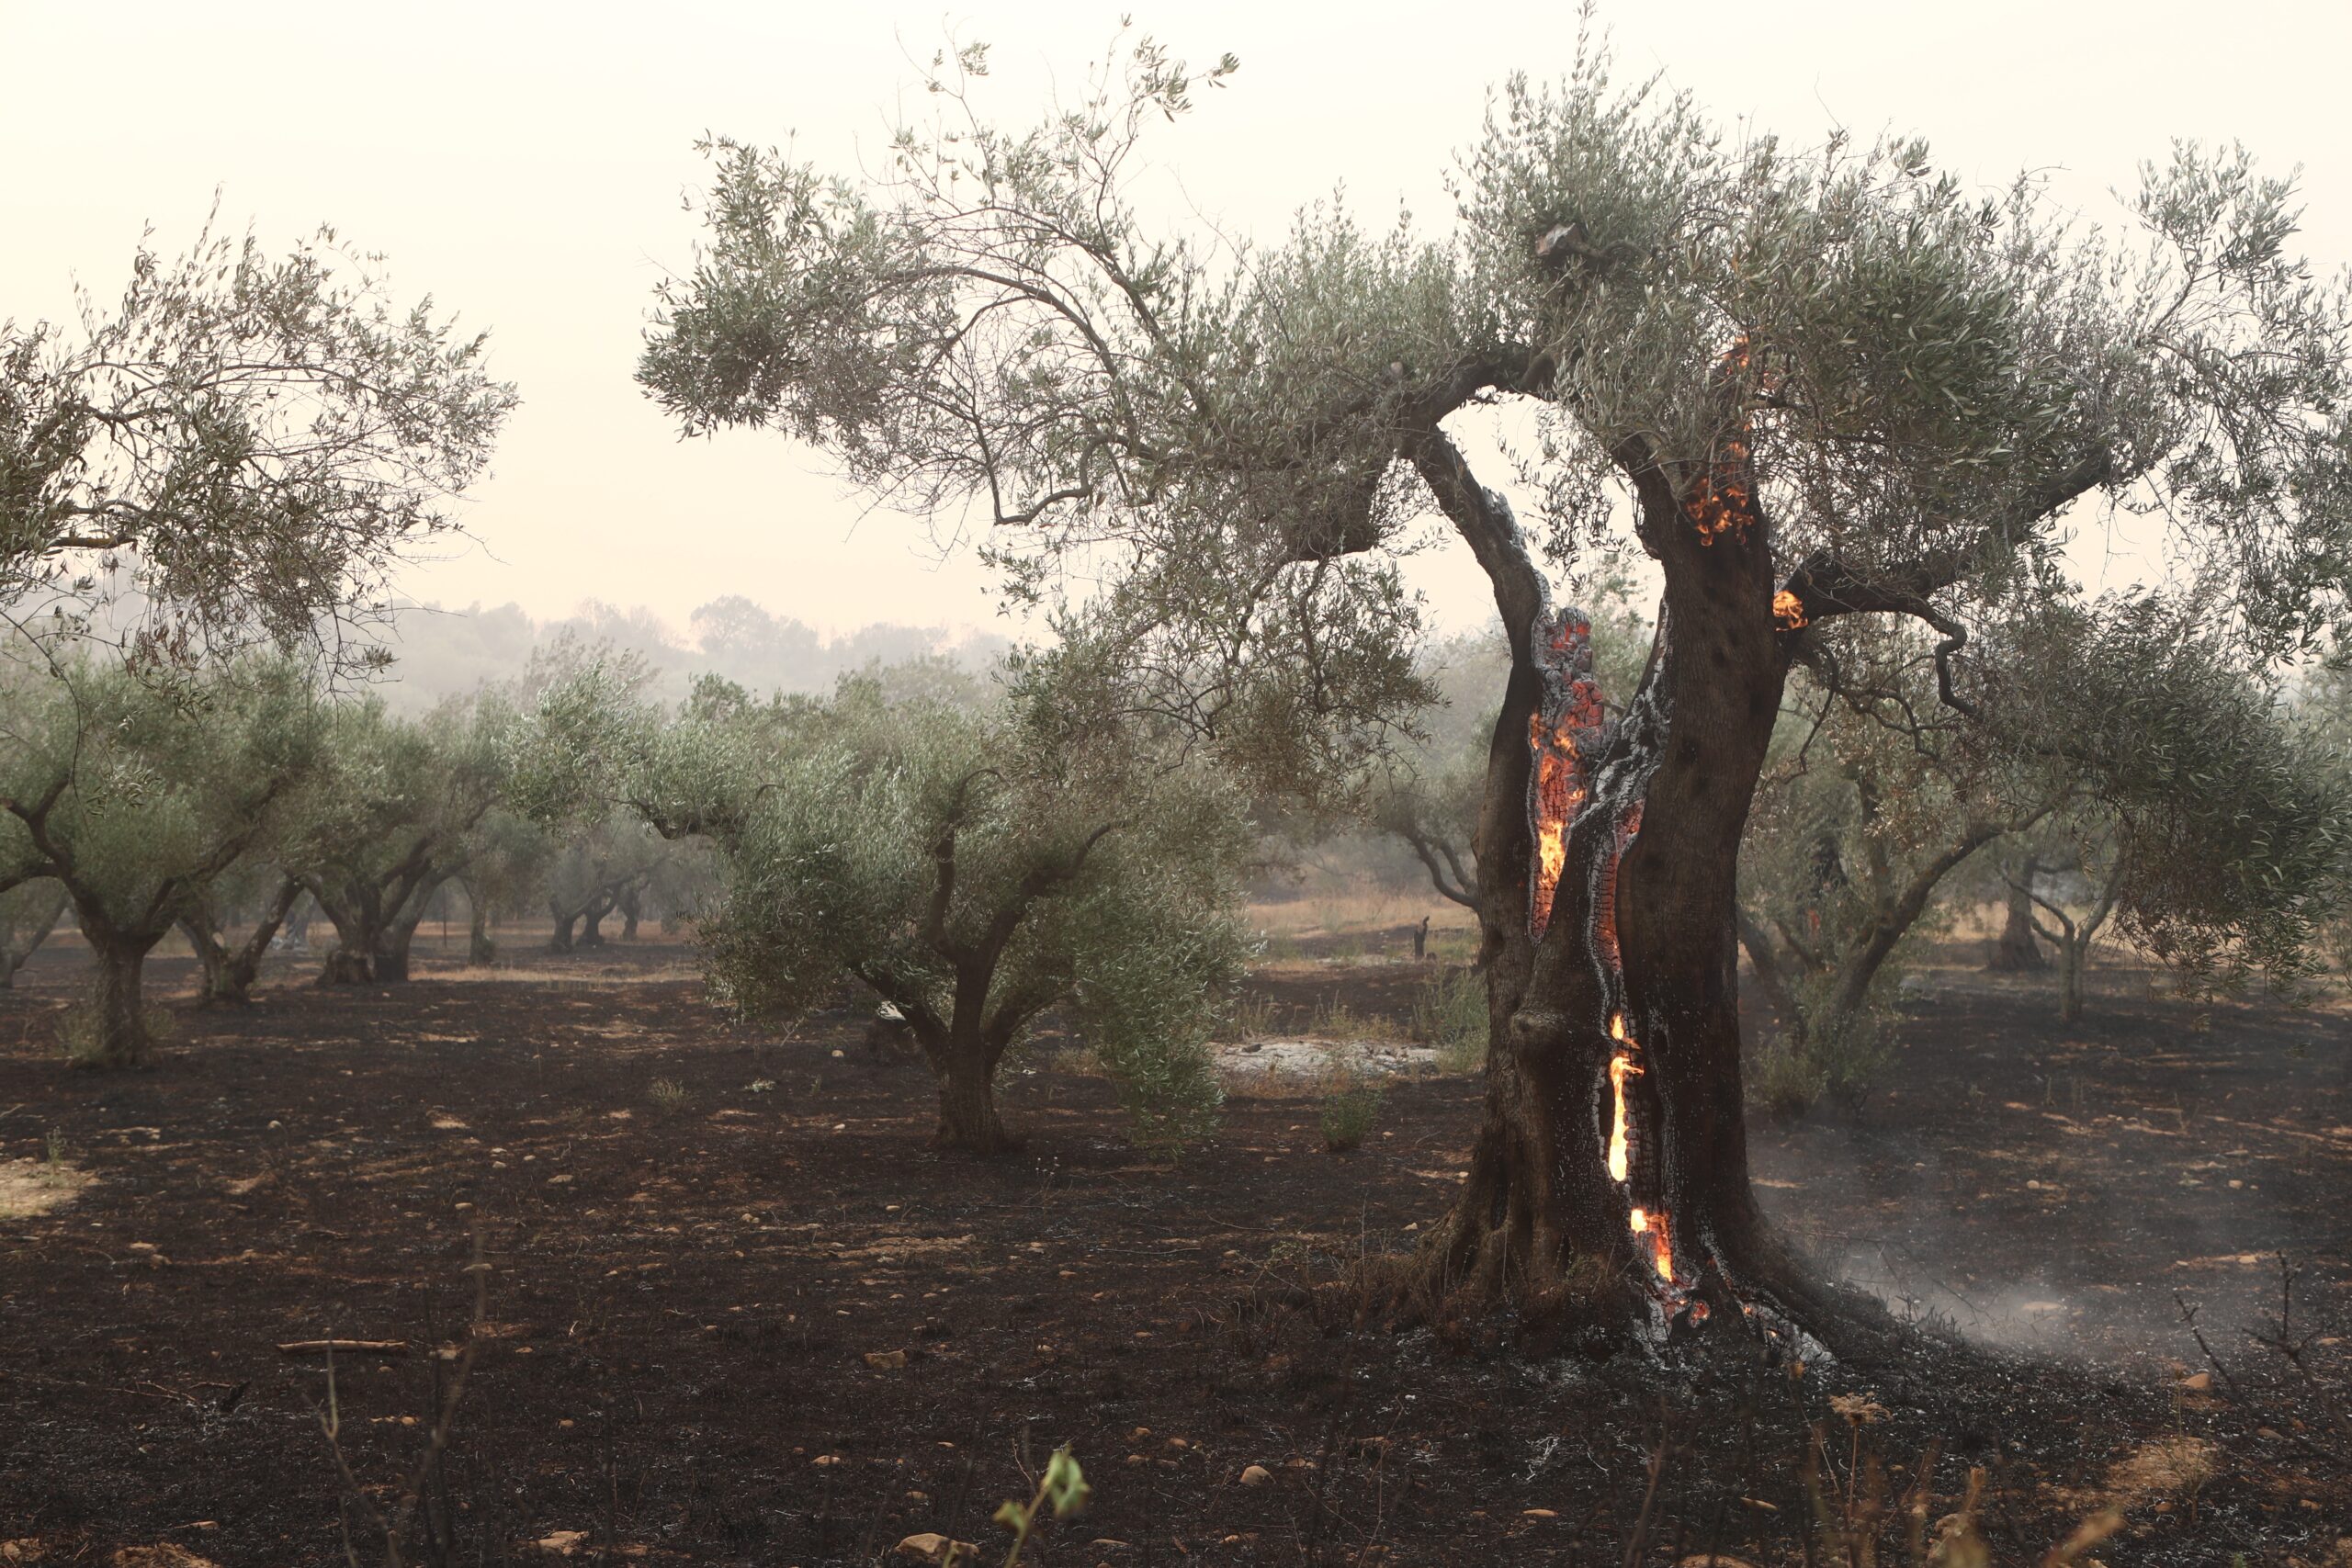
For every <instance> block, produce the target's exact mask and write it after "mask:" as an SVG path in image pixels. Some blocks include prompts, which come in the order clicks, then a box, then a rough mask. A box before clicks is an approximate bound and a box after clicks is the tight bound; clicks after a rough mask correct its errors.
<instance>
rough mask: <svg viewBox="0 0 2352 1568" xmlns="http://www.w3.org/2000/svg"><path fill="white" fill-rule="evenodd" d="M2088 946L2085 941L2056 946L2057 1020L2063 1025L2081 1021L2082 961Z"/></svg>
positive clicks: (2063, 943)
mask: <svg viewBox="0 0 2352 1568" xmlns="http://www.w3.org/2000/svg"><path fill="white" fill-rule="evenodd" d="M2089 946H2090V943H2089V942H2088V941H2087V940H2086V941H2083V942H2071V941H2070V942H2060V943H2059V944H2058V1018H2059V1021H2061V1022H2063V1023H2080V1022H2081V1021H2082V1019H2083V961H2084V960H2085V959H2086V957H2087V956H2088V953H2086V949H2087V948H2088V947H2089Z"/></svg>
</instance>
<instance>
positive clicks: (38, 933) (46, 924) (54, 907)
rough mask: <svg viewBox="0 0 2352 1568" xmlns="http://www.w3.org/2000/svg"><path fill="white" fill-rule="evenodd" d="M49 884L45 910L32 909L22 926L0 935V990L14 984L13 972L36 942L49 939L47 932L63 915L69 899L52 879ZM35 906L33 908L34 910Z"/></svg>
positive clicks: (37, 946) (34, 949)
mask: <svg viewBox="0 0 2352 1568" xmlns="http://www.w3.org/2000/svg"><path fill="white" fill-rule="evenodd" d="M49 886H50V887H51V888H52V889H53V890H54V891H53V893H52V896H51V901H50V902H49V903H48V904H47V906H46V908H47V912H46V913H39V912H36V914H35V915H34V916H33V918H32V919H28V920H27V921H25V922H24V924H23V926H22V927H20V928H17V929H13V930H10V931H7V932H6V934H5V937H0V991H6V990H12V989H14V988H15V987H16V984H17V970H19V969H22V968H23V967H24V966H25V964H26V962H27V961H28V959H30V958H31V957H32V955H33V954H34V953H39V952H40V944H41V943H43V942H47V941H48V940H49V933H50V932H51V931H55V930H56V929H57V922H58V921H59V920H60V919H62V918H63V917H64V914H65V907H66V905H68V904H70V903H71V902H73V900H72V898H70V897H68V896H67V894H66V891H65V889H64V888H63V887H62V886H59V885H58V884H56V883H54V882H52V883H51V884H49ZM36 908H37V910H38V908H40V907H39V906H37V907H36Z"/></svg>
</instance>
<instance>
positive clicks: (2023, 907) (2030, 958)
mask: <svg viewBox="0 0 2352 1568" xmlns="http://www.w3.org/2000/svg"><path fill="white" fill-rule="evenodd" d="M2038 869H2039V868H2038V867H2037V866H2036V865H2035V864H2034V863H2033V862H2031V861H2030V860H2029V861H2027V862H2026V863H2025V865H2024V867H2023V868H2022V869H2021V870H2020V871H2019V872H2018V880H2019V881H2021V882H2023V883H2024V884H2025V885H2026V886H2024V887H2020V886H2017V885H2016V884H2015V883H2012V884H2011V885H2010V887H2009V904H2008V914H2007V918H2006V919H2004V920H2003V921H2002V922H2001V934H2000V936H1999V937H1997V938H1996V939H1995V941H1994V943H1993V957H1992V960H1991V962H1989V963H1987V964H1985V968H1987V969H1990V970H1992V971H1994V972H1995V973H1996V974H2002V975H2039V974H2041V973H2042V972H2044V971H2045V970H2047V969H2048V968H2049V967H2050V959H2049V957H2048V956H2047V955H2046V954H2044V953H2042V951H2041V943H2040V942H2036V941H2034V938H2033V896H2032V895H2031V894H2030V893H2029V892H2027V891H2026V888H2027V887H2030V886H2032V885H2033V874H2034V873H2035V871H2037V870H2038Z"/></svg>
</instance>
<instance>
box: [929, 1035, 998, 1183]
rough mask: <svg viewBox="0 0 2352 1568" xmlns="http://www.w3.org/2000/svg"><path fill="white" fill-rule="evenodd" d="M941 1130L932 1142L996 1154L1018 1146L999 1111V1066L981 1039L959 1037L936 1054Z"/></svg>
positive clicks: (971, 1152)
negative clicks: (990, 1057) (997, 1073)
mask: <svg viewBox="0 0 2352 1568" xmlns="http://www.w3.org/2000/svg"><path fill="white" fill-rule="evenodd" d="M932 1071H933V1074H934V1075H935V1076H936V1077H938V1079H939V1131H938V1133H937V1134H934V1135H933V1139H932V1142H933V1144H935V1145H938V1146H939V1147H941V1148H943V1149H957V1150H960V1151H962V1152H963V1153H965V1154H974V1155H996V1154H1003V1153H1005V1152H1006V1151H1008V1150H1010V1149H1012V1148H1016V1147H1018V1146H1019V1145H1018V1143H1017V1141H1016V1140H1014V1139H1013V1138H1012V1137H1010V1136H1008V1135H1007V1134H1006V1133H1005V1130H1004V1123H1003V1122H1002V1121H1001V1120H1000V1119H999V1118H998V1116H997V1111H996V1066H995V1064H994V1063H992V1062H990V1061H989V1059H988V1053H987V1051H986V1049H985V1048H984V1047H983V1046H982V1044H981V1043H980V1042H979V1041H978V1040H977V1039H972V1040H964V1041H956V1042H954V1043H951V1044H950V1046H949V1047H948V1049H946V1050H945V1051H944V1052H942V1053H940V1054H939V1055H937V1056H935V1057H934V1058H933V1063H932Z"/></svg>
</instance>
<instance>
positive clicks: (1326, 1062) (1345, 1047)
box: [1209, 1039, 1437, 1078]
mask: <svg viewBox="0 0 2352 1568" xmlns="http://www.w3.org/2000/svg"><path fill="white" fill-rule="evenodd" d="M1209 1049H1210V1050H1211V1051H1212V1052H1214V1053H1215V1054H1216V1065H1217V1067H1218V1069H1219V1070H1220V1071H1222V1072H1224V1073H1227V1074H1228V1075H1230V1076H1231V1077H1261V1078H1276V1077H1282V1078H1319V1077H1323V1076H1325V1075H1326V1074H1328V1073H1329V1072H1330V1071H1331V1070H1332V1069H1333V1068H1335V1067H1336V1068H1339V1069H1340V1070H1342V1071H1352V1072H1357V1073H1362V1074H1364V1075H1366V1076H1368V1077H1420V1076H1421V1075H1423V1074H1426V1073H1432V1072H1435V1071H1436V1070H1437V1047H1436V1046H1434V1045H1415V1044H1406V1043H1401V1042H1397V1041H1393V1040H1295V1039H1294V1040H1250V1041H1240V1042H1236V1043H1230V1044H1224V1043H1220V1044H1216V1045H1212V1046H1210V1047H1209Z"/></svg>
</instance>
